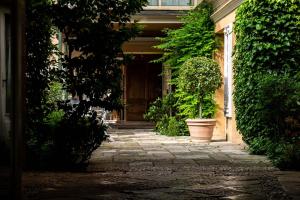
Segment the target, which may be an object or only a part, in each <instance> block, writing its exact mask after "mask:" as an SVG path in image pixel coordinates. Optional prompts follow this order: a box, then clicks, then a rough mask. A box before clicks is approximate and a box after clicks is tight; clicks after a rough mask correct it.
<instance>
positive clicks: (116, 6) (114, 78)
mask: <svg viewBox="0 0 300 200" xmlns="http://www.w3.org/2000/svg"><path fill="white" fill-rule="evenodd" d="M57 2H58V3H57V4H54V5H53V13H54V15H53V16H54V24H55V25H56V26H57V27H58V28H59V30H60V31H62V32H63V33H64V36H65V37H64V43H65V44H66V45H67V46H68V55H66V56H64V58H65V62H64V63H63V72H64V73H66V74H65V81H66V89H67V91H68V92H70V93H72V94H73V95H75V94H76V95H78V96H79V98H80V99H82V98H83V96H84V95H85V96H86V97H87V98H89V100H90V101H91V103H92V105H93V106H100V107H102V108H105V109H107V110H113V109H119V108H120V107H121V102H120V99H121V94H122V93H121V87H120V85H121V84H120V81H121V68H120V65H121V64H122V62H121V61H120V59H117V58H118V57H122V49H121V46H122V44H123V43H124V42H125V41H128V40H129V39H131V38H132V37H134V36H136V35H137V33H138V28H137V26H136V25H135V24H132V25H131V26H128V25H127V23H128V22H130V16H131V15H132V14H134V13H136V12H139V11H141V9H142V6H143V5H145V3H146V2H147V1H146V0H140V1H134V0H128V1H123V0H115V1H107V0H97V1H95V0H58V1H57ZM74 72H75V73H74Z"/></svg>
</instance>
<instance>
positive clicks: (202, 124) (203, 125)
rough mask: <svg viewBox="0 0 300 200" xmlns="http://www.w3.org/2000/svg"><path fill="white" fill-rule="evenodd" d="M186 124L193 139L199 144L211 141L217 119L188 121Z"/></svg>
mask: <svg viewBox="0 0 300 200" xmlns="http://www.w3.org/2000/svg"><path fill="white" fill-rule="evenodd" d="M186 123H187V125H188V127H189V131H190V136H191V138H192V139H194V140H197V141H199V142H210V141H211V138H212V136H213V131H214V128H215V126H216V120H215V119H187V120H186Z"/></svg>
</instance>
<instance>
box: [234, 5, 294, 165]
mask: <svg viewBox="0 0 300 200" xmlns="http://www.w3.org/2000/svg"><path fill="white" fill-rule="evenodd" d="M234 30H235V33H236V41H237V43H236V48H235V55H234V56H235V60H234V66H235V67H234V74H235V75H234V84H235V92H234V102H235V107H236V120H237V128H238V129H239V131H240V132H241V133H242V135H243V138H244V140H245V141H246V143H248V144H249V145H250V148H252V149H251V150H252V151H253V152H256V153H267V154H269V155H270V157H271V158H272V157H274V154H277V159H276V162H275V164H277V165H280V166H283V165H285V164H284V163H288V162H289V161H287V160H288V159H286V158H287V157H293V156H295V155H297V154H298V156H299V155H300V153H299V151H300V149H299V141H300V140H299V137H300V134H299V132H300V128H299V123H300V121H299V115H300V104H299V102H300V101H299V100H300V99H299V91H300V84H299V83H300V82H299V81H300V79H299V75H297V73H298V72H299V69H300V65H299V64H300V1H299V0H289V1H287V0H265V1H260V0H245V1H244V2H243V3H242V5H241V6H240V7H239V9H238V11H237V15H236V24H235V29H234ZM297 127H298V128H297ZM262 141H264V142H262ZM265 141H271V142H265ZM279 141H280V142H281V143H282V144H284V143H290V144H294V146H295V147H297V146H298V147H297V148H295V149H293V151H292V152H289V153H288V154H287V152H285V150H284V148H281V149H280V150H278V148H274V145H273V146H272V145H267V144H270V143H271V144H279V143H280V142H279ZM275 146H276V145H275ZM277 146H282V145H277ZM271 147H272V148H271ZM281 155H282V156H283V155H284V156H283V158H282V159H278V157H279V158H280V156H281ZM297 159H298V161H299V160H300V156H299V157H298V158H297ZM273 160H274V161H275V159H273ZM290 160H293V159H290ZM296 161H297V160H294V162H296ZM292 162H293V161H292ZM298 163H299V162H298ZM286 165H290V164H286ZM298 167H299V165H298Z"/></svg>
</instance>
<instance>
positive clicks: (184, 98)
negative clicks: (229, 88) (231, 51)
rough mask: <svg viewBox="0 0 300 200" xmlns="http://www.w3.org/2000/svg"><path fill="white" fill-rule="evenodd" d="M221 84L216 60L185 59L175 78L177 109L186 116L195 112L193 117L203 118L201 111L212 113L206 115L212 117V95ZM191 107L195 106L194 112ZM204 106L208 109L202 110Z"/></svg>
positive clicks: (213, 106)
mask: <svg viewBox="0 0 300 200" xmlns="http://www.w3.org/2000/svg"><path fill="white" fill-rule="evenodd" d="M221 84H222V75H221V71H220V67H219V65H218V63H217V62H215V61H214V60H212V59H210V58H206V57H195V58H191V59H189V60H187V61H186V62H185V63H184V64H183V65H182V66H181V68H180V69H179V76H178V79H177V80H176V86H177V91H176V95H175V96H176V97H178V99H179V111H181V113H182V114H187V116H191V114H195V116H191V117H193V118H195V117H200V118H203V117H205V116H204V115H203V113H209V114H212V116H208V117H213V116H214V115H215V112H216V108H215V107H216V104H215V101H214V98H213V96H214V93H215V91H216V90H217V89H218V88H220V87H221ZM189 102H191V103H190V104H189ZM205 103H206V105H205ZM191 107H194V108H196V109H195V111H194V112H191ZM205 108H207V109H208V110H204V109H205ZM189 113H190V114H189Z"/></svg>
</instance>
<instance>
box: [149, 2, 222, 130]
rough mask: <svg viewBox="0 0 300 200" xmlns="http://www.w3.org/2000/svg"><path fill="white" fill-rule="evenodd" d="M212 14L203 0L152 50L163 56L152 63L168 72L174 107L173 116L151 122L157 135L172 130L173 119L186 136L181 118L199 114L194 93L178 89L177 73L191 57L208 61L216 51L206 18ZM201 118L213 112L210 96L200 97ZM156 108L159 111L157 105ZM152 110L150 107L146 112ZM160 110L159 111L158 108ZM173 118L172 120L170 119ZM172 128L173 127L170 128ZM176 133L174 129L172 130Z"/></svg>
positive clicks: (212, 25)
mask: <svg viewBox="0 0 300 200" xmlns="http://www.w3.org/2000/svg"><path fill="white" fill-rule="evenodd" d="M211 14H212V6H211V5H210V4H209V3H207V2H206V1H203V2H202V3H201V4H200V5H198V6H197V7H196V8H195V9H194V10H191V11H189V12H188V14H187V15H186V16H184V17H182V18H181V21H182V23H183V24H182V27H181V28H179V29H176V30H171V29H167V30H165V33H166V37H163V38H159V39H160V41H161V44H160V45H158V46H156V48H158V49H161V50H163V51H164V54H163V56H162V57H161V58H160V59H158V60H156V61H155V62H163V63H164V65H166V66H169V67H170V69H171V71H172V78H171V81H170V82H171V83H172V84H173V86H174V91H173V92H174V97H173V98H174V102H175V103H174V105H173V107H174V108H173V109H172V110H173V111H174V112H173V113H171V114H170V115H167V116H166V117H164V118H159V119H160V120H155V122H156V124H157V127H162V128H161V131H160V132H165V133H166V132H167V133H169V132H172V133H171V134H169V135H174V134H175V133H174V131H173V130H171V129H170V130H169V127H174V126H173V125H172V126H170V124H173V122H174V120H175V119H176V120H177V123H178V124H179V126H178V129H179V130H178V131H176V132H177V133H179V135H182V133H184V134H187V128H186V125H185V122H184V119H186V118H188V117H196V116H198V114H199V108H198V107H199V98H198V95H196V94H195V93H193V94H192V93H185V92H183V91H182V90H181V89H178V84H180V82H179V81H177V77H178V71H179V69H180V67H181V66H182V64H183V63H184V62H185V61H186V60H188V59H190V58H193V57H197V56H204V57H208V58H210V57H211V56H212V54H213V51H214V50H215V49H216V40H215V33H214V23H213V21H212V20H211V19H210V16H211ZM202 107H203V117H212V116H213V115H214V113H215V110H216V105H215V101H214V98H213V96H212V95H211V94H208V95H206V96H205V97H204V101H203V106H202ZM157 108H159V107H158V106H157ZM151 109H153V108H152V107H150V112H151ZM159 109H161V110H164V109H163V108H159ZM173 117H174V118H173ZM172 129H173V128H172ZM174 130H176V129H174Z"/></svg>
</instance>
